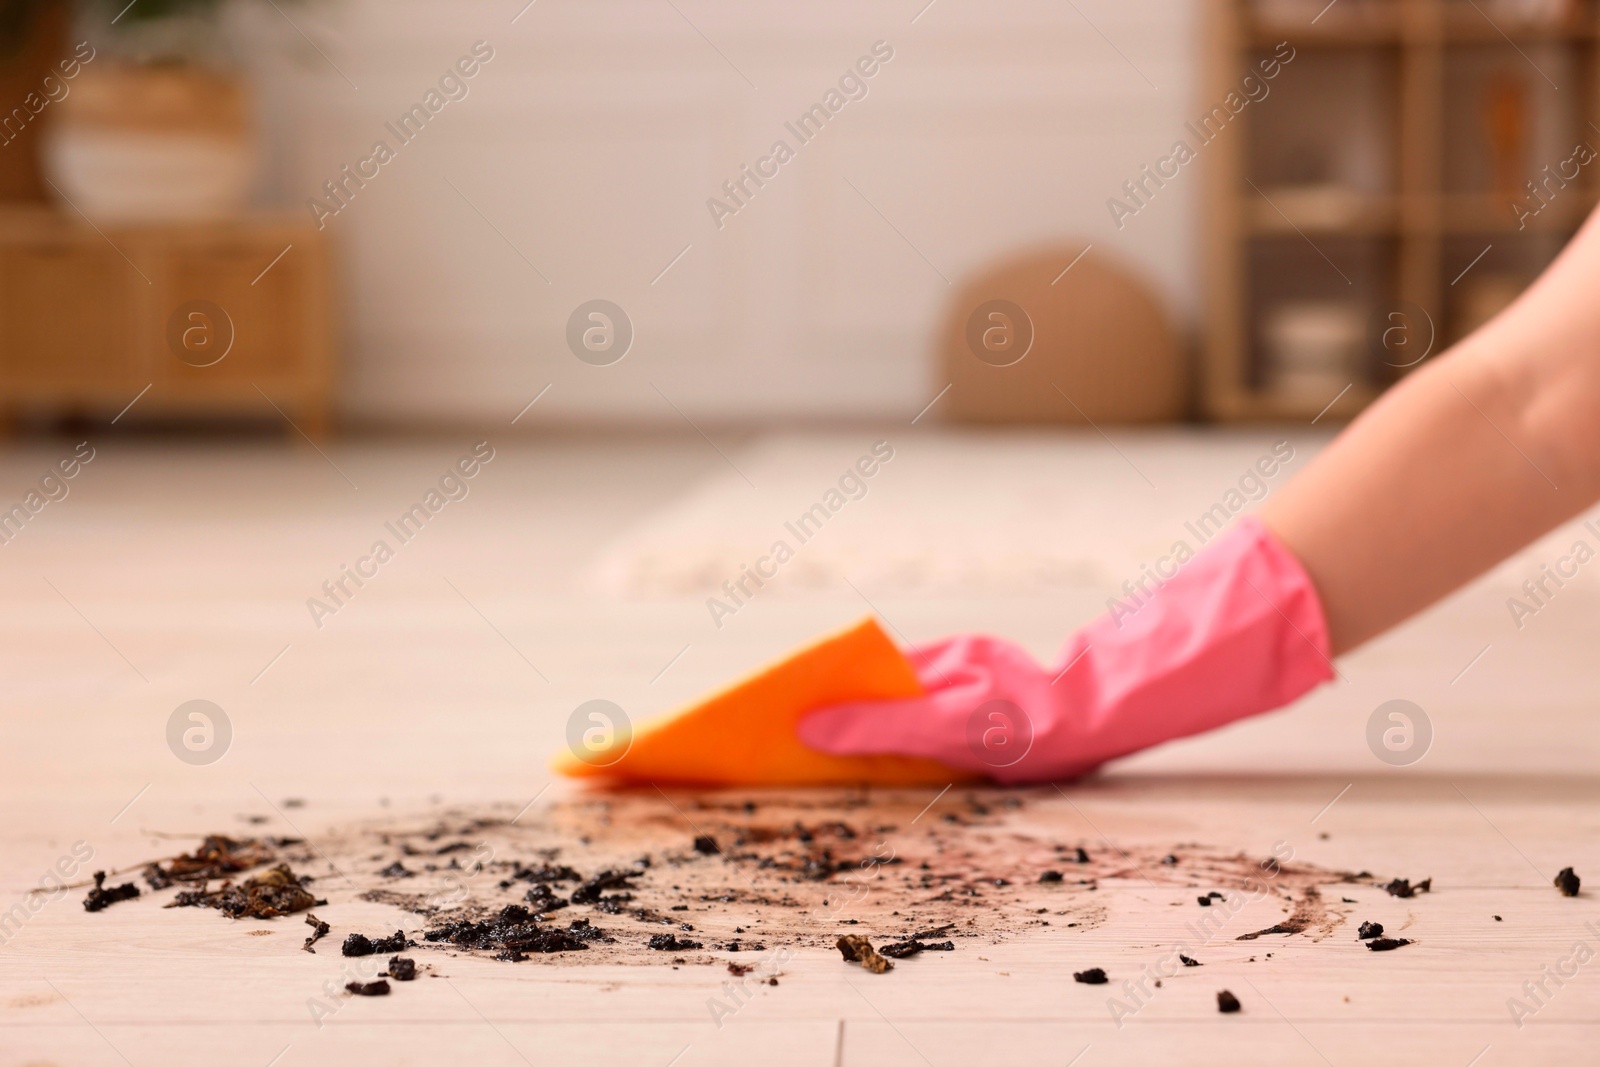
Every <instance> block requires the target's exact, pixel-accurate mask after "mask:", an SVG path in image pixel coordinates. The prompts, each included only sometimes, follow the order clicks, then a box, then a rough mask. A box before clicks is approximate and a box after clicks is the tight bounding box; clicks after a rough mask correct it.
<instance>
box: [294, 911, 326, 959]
mask: <svg viewBox="0 0 1600 1067" xmlns="http://www.w3.org/2000/svg"><path fill="white" fill-rule="evenodd" d="M306 925H307V926H309V927H311V936H310V937H308V938H306V943H305V944H304V945H302V946H301V947H302V948H304V949H305V950H306V951H307V952H310V953H312V954H315V953H316V951H317V950H316V949H314V948H312V947H311V946H313V945H315V944H316V943H317V942H318V941H320V940H322V939H323V938H324V937H327V936H328V931H329V930H330V929H332V927H330V926H329V925H328V924H327V923H325V922H323V921H322V920H321V919H319V918H317V917H316V916H315V915H312V914H311V913H310V912H307V913H306Z"/></svg>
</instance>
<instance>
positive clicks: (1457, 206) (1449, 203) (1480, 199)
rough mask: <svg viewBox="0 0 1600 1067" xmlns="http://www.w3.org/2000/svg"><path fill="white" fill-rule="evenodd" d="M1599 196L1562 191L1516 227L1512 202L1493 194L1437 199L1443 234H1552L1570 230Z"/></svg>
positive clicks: (1585, 190)
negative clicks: (1523, 223) (1524, 223)
mask: <svg viewBox="0 0 1600 1067" xmlns="http://www.w3.org/2000/svg"><path fill="white" fill-rule="evenodd" d="M1597 199H1600V197H1597V195H1596V193H1595V192H1594V191H1593V190H1591V189H1564V190H1562V191H1561V193H1560V194H1559V195H1558V196H1557V197H1556V198H1555V199H1553V200H1551V201H1550V202H1549V203H1548V204H1546V205H1545V207H1544V208H1543V210H1541V211H1540V212H1539V213H1538V214H1537V215H1533V216H1531V217H1529V218H1528V219H1526V220H1525V222H1526V225H1525V226H1524V225H1519V221H1518V216H1517V213H1516V211H1515V210H1513V208H1512V201H1511V200H1510V199H1509V198H1507V197H1505V196H1497V195H1495V194H1493V193H1451V194H1446V195H1444V196H1442V197H1440V198H1439V205H1440V209H1439V218H1440V227H1441V229H1442V231H1443V232H1445V233H1521V232H1529V233H1555V232H1565V231H1567V230H1573V229H1576V228H1577V227H1578V225H1579V224H1580V223H1582V222H1583V220H1584V219H1585V218H1587V217H1588V216H1589V212H1590V211H1592V210H1593V209H1594V206H1595V202H1596V200H1597Z"/></svg>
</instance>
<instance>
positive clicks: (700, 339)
mask: <svg viewBox="0 0 1600 1067" xmlns="http://www.w3.org/2000/svg"><path fill="white" fill-rule="evenodd" d="M524 2H525V0H493V2H489V0H450V2H446V0H382V2H380V0H342V2H339V0H335V2H334V3H332V4H323V5H320V6H319V5H317V4H312V5H311V6H310V7H307V8H302V7H299V6H290V5H284V10H285V11H287V12H288V13H289V17H291V18H292V19H294V21H295V23H296V24H297V25H298V26H299V27H300V28H301V29H303V30H304V31H305V34H306V35H307V36H308V37H310V38H311V40H312V41H313V42H315V46H316V47H317V48H320V49H321V50H322V52H324V53H326V59H324V58H323V56H321V55H319V54H318V52H317V51H315V50H314V49H313V48H311V47H308V46H306V44H305V43H304V42H303V41H301V40H300V38H299V36H298V35H296V34H294V33H292V32H289V31H288V30H287V28H286V27H285V26H284V25H283V22H282V18H281V16H279V15H278V14H277V13H276V12H274V11H272V10H271V9H270V8H268V9H264V10H263V11H262V12H261V13H259V14H258V15H257V16H256V17H257V19H258V20H259V19H264V20H265V21H264V22H262V23H261V26H262V27H263V28H262V29H259V30H258V31H257V34H258V37H257V39H258V40H260V41H262V42H263V43H262V46H261V53H260V55H259V56H258V57H257V58H258V63H259V66H260V68H261V71H262V80H263V85H262V94H263V114H264V116H265V122H266V125H267V136H268V144H269V148H270V152H269V159H270V162H269V173H268V174H267V176H266V182H265V184H266V190H267V193H266V195H267V197H268V198H269V199H270V200H272V201H274V202H279V203H288V204H294V205H300V210H306V209H305V208H304V206H303V205H304V202H305V201H306V199H307V198H308V197H310V196H312V195H314V194H316V193H317V192H318V189H319V187H320V185H321V183H322V182H323V181H324V180H325V179H328V178H330V177H333V176H334V175H335V172H336V171H337V170H338V168H339V167H340V166H341V165H343V164H345V163H353V162H354V161H355V160H357V159H358V158H361V157H363V156H365V155H367V154H368V152H369V150H370V147H371V143H372V141H373V140H374V139H376V138H378V137H380V136H387V135H386V134H385V131H384V128H383V127H384V123H385V122H386V121H389V120H391V119H394V118H396V117H397V116H398V115H399V114H400V113H402V112H403V111H405V110H406V109H407V108H409V106H410V105H411V104H413V103H415V102H417V101H419V100H420V99H421V98H422V96H423V94H424V93H425V92H426V90H427V89H429V88H430V87H431V86H433V85H434V84H435V83H436V81H437V79H438V77H439V75H440V74H441V73H443V72H444V71H445V70H446V68H447V67H448V66H449V65H450V64H451V63H453V62H454V61H455V60H456V59H457V58H458V57H460V56H462V55H464V54H465V53H467V52H468V50H469V48H470V46H471V45H472V43H473V42H474V41H477V40H479V39H483V40H486V41H488V42H489V43H490V44H491V45H492V46H493V48H494V49H495V58H494V59H493V60H492V61H491V62H490V63H489V64H488V65H487V66H486V67H485V68H484V69H483V71H482V72H481V73H480V74H479V75H478V76H477V77H476V78H475V79H473V80H472V82H471V83H470V86H471V95H470V96H468V97H467V98H466V99H464V100H461V101H458V102H455V103H452V104H450V105H449V106H447V107H446V108H445V109H444V110H443V112H441V113H440V114H439V115H438V116H437V117H436V118H435V119H434V120H433V121H432V122H431V123H430V125H429V127H428V128H427V129H426V130H425V131H424V133H423V134H422V135H421V136H420V137H419V138H418V139H417V140H416V141H415V142H414V143H413V144H410V145H408V146H406V147H405V148H403V149H402V150H401V151H400V152H399V153H398V158H397V159H396V160H395V161H394V162H393V163H391V164H389V165H388V166H387V167H385V168H383V170H382V171H381V173H380V174H379V176H378V177H377V178H376V179H374V180H373V181H372V182H370V183H369V184H368V186H367V187H366V188H365V189H363V190H361V191H360V192H359V193H358V194H357V196H356V197H355V198H353V199H352V201H351V203H350V205H349V206H348V208H347V209H345V210H344V211H342V212H341V213H340V214H339V215H338V216H336V217H334V218H331V219H329V220H328V222H327V225H328V228H329V230H330V231H331V232H332V233H333V234H334V235H335V237H336V238H337V239H338V241H339V242H340V245H341V249H342V254H343V257H344V260H345V266H346V270H345V279H346V285H347V288H348V292H347V294H346V295H347V306H348V313H347V321H346V331H347V337H348V342H349V344H348V350H347V363H346V366H347V370H346V380H345V383H344V387H343V388H344V396H345V400H346V407H347V410H348V411H349V412H350V413H351V414H353V415H355V416H363V417H376V418H385V419H396V418H398V419H416V420H429V419H459V418H464V417H465V418H474V419H476V418H485V417H496V416H499V415H501V414H505V415H506V417H508V418H509V416H510V414H514V413H515V412H516V411H517V410H518V409H519V408H521V407H522V405H523V404H525V403H526V402H527V400H528V399H530V398H531V397H533V396H534V395H535V394H536V393H537V392H538V391H539V390H540V389H542V388H543V387H544V386H545V385H546V384H547V383H552V382H553V383H554V387H553V388H552V389H551V390H550V392H549V394H548V395H547V396H546V397H545V399H544V400H543V401H541V403H540V407H539V408H538V409H537V410H538V412H539V416H540V417H541V418H545V419H550V418H559V417H565V418H569V419H579V418H589V417H595V418H603V419H608V420H616V419H639V420H648V421H668V422H670V421H676V420H678V418H679V417H678V415H677V414H676V413H674V412H673V411H672V409H671V407H670V406H669V405H668V404H667V403H666V402H665V401H664V400H663V399H662V395H661V393H658V392H657V391H656V387H659V389H660V390H661V392H662V393H664V394H665V395H666V396H668V397H670V398H671V399H672V400H673V401H674V402H676V403H677V404H678V405H679V406H681V407H682V408H683V409H684V411H686V412H687V413H689V414H690V415H691V416H693V417H694V418H696V419H697V420H698V419H702V418H703V419H707V420H713V421H719V422H750V421H757V420H761V419H764V418H769V417H775V416H784V415H795V416H801V417H846V416H859V415H863V414H871V415H880V414H881V415H900V414H906V415H907V417H909V415H910V414H914V413H915V412H916V411H917V410H918V409H919V408H921V407H922V406H923V404H925V403H926V402H927V401H928V399H930V398H931V396H932V394H933V393H934V392H935V391H937V388H938V383H935V381H934V377H935V371H934V370H933V368H932V366H931V355H930V353H931V350H932V343H933V332H934V330H935V329H936V326H937V323H938V321H939V318H940V314H941V312H942V309H943V307H944V304H945V301H946V300H947V299H948V298H949V296H950V293H951V286H950V285H949V284H948V283H947V281H946V280H945V279H949V280H950V281H952V282H956V283H959V282H960V280H961V279H962V278H963V276H965V275H967V274H968V273H969V272H971V271H973V270H974V269H976V268H978V267H980V266H981V265H983V264H984V263H986V262H988V261H990V260H992V259H994V258H995V257H997V256H999V255H1002V254H1003V253H1005V252H1006V251H1007V250H1010V249H1013V248H1017V247H1021V246H1028V245H1033V244H1037V243H1040V242H1048V241H1053V240H1062V239H1068V238H1073V237H1081V238H1087V239H1088V240H1091V241H1093V242H1094V244H1095V251H1094V252H1092V253H1091V255H1094V254H1104V255H1108V256H1115V257H1117V258H1119V259H1121V260H1123V261H1125V262H1131V263H1133V264H1135V265H1137V267H1138V268H1139V269H1140V270H1142V271H1143V272H1144V273H1145V274H1146V275H1147V276H1148V277H1149V278H1151V279H1152V280H1153V281H1154V282H1155V283H1156V284H1157V285H1158V286H1159V288H1160V289H1161V291H1162V292H1163V293H1164V295H1165V296H1166V297H1167V298H1168V299H1169V300H1170V301H1171V302H1172V304H1173V307H1174V311H1175V312H1177V313H1178V314H1180V315H1183V316H1188V315H1191V314H1192V313H1193V311H1194V306H1195V303H1196V291H1197V284H1196V279H1195V278H1194V271H1193V265H1194V262H1195V259H1196V256H1195V247H1194V245H1195V230H1196V226H1195V225H1194V222H1195V219H1194V218H1193V217H1192V213H1193V210H1194V209H1193V206H1192V205H1194V204H1195V203H1197V200H1196V194H1197V189H1196V188H1195V185H1196V182H1197V177H1198V176H1197V175H1196V174H1193V173H1189V172H1185V173H1184V174H1183V175H1182V177H1181V178H1180V179H1179V180H1178V181H1176V182H1174V183H1173V184H1172V185H1171V186H1169V187H1168V188H1167V189H1166V190H1163V192H1162V193H1161V197H1160V199H1159V200H1158V201H1157V202H1156V203H1154V204H1152V205H1151V207H1150V208H1149V209H1148V210H1145V211H1143V212H1141V213H1140V215H1139V216H1138V217H1137V218H1135V219H1132V220H1130V221H1129V222H1128V224H1127V226H1126V228H1125V229H1123V230H1122V231H1120V232H1118V231H1116V230H1115V228H1114V227H1113V226H1112V225H1111V222H1110V218H1109V214H1108V212H1107V210H1106V203H1105V202H1106V199H1107V198H1108V197H1109V196H1111V195H1113V194H1115V193H1116V192H1117V191H1118V189H1119V186H1120V185H1121V183H1122V181H1123V180H1124V179H1126V178H1129V177H1132V176H1134V175H1135V174H1136V172H1137V170H1138V168H1139V166H1140V165H1141V164H1144V163H1147V162H1151V161H1153V160H1154V159H1155V158H1156V157H1157V156H1159V155H1162V154H1164V153H1165V151H1166V150H1167V148H1168V147H1169V146H1170V145H1171V144H1172V141H1173V140H1174V138H1175V137H1177V136H1178V134H1179V133H1180V127H1181V125H1182V123H1183V121H1184V120H1185V119H1186V118H1188V117H1190V116H1191V114H1192V113H1193V112H1194V111H1195V110H1196V103H1195V101H1194V99H1193V92H1192V89H1193V84H1194V83H1195V82H1196V81H1197V72H1196V63H1197V56H1198V48H1197V45H1196V37H1197V29H1198V27H1197V15H1196V13H1195V11H1194V7H1195V6H1196V5H1193V4H1190V3H1182V2H1180V0H1146V2H1144V3H1126V2H1119V0H1075V6H1074V4H1071V3H1067V2H1066V0H1008V2H994V0H935V2H934V3H933V4H932V6H931V7H929V8H927V9H926V10H925V11H923V12H922V14H921V15H920V16H919V17H917V19H916V21H915V22H914V23H913V21H912V19H913V17H914V16H918V11H919V9H921V8H922V6H923V4H924V3H925V0H893V2H889V0H814V2H808V3H803V4H794V5H780V4H778V3H776V2H773V0H671V2H669V0H538V2H537V3H535V4H534V5H533V6H532V7H530V8H528V9H527V10H526V11H525V12H524V13H523V14H522V15H521V17H520V18H519V19H518V21H517V22H516V23H515V24H512V21H511V20H512V18H513V16H515V15H516V14H517V12H518V10H519V8H521V7H522V5H523V3H524ZM674 4H675V5H676V9H675V8H674ZM680 12H681V14H680ZM1080 12H1081V14H1080ZM691 21H692V23H693V25H691V24H690V22H691ZM1091 22H1092V25H1091ZM697 28H698V32H697ZM701 33H703V34H704V38H702V36H701ZM1102 34H1103V35H1104V36H1102ZM284 36H287V37H289V38H290V39H291V40H292V41H293V42H295V47H294V49H293V50H292V51H293V52H294V54H293V56H292V57H286V56H285V55H283V54H282V49H279V48H276V47H269V46H268V45H267V43H266V42H267V41H268V39H269V38H282V37H284ZM1108 38H1109V42H1108V40H1107V39H1108ZM707 39H709V42H708V40H707ZM878 40H885V41H887V42H889V43H890V44H891V45H892V47H893V48H894V51H895V55H894V58H893V60H892V61H890V62H889V63H887V64H886V65H885V66H884V67H883V69H882V70H881V71H880V72H879V73H878V74H877V75H876V76H875V77H874V78H872V79H871V80H870V81H869V82H868V85H869V95H868V96H867V97H866V98H865V99H862V100H859V101H855V102H853V103H850V104H849V105H848V106H846V107H845V108H844V110H843V111H842V112H841V113H840V114H839V115H838V116H836V117H835V118H834V119H833V121H832V122H831V123H830V125H829V127H828V128H827V129H826V130H825V131H824V132H823V133H822V135H821V136H820V137H819V138H818V139H817V140H816V141H813V142H812V143H810V144H807V145H804V146H800V147H798V150H797V157H796V159H795V160H794V161H793V162H792V163H790V164H789V165H787V166H785V167H784V168H783V169H782V170H781V172H780V173H779V174H778V176H777V177H776V178H775V179H773V180H772V181H771V182H770V183H769V184H768V185H767V186H766V187H765V188H764V189H762V190H760V191H759V192H758V194H757V195H756V196H755V197H754V198H752V200H751V202H750V203H749V204H748V206H747V207H745V208H744V209H743V210H741V211H740V212H739V213H738V215H737V216H735V217H733V218H730V219H727V220H725V226H724V228H722V229H721V230H719V229H718V228H717V227H716V225H715V224H714V223H713V221H712V218H711V215H710V213H709V211H708V210H707V207H706V201H707V198H708V197H710V196H712V195H714V194H716V193H717V192H718V190H719V187H720V186H721V183H722V182H723V181H724V180H726V179H729V178H732V177H735V176H737V173H738V169H739V167H740V165H741V164H743V163H753V162H754V161H755V160H756V159H757V158H758V157H760V156H762V155H765V154H766V152H767V151H768V149H769V148H770V146H771V144H772V142H773V141H774V140H775V139H777V138H779V137H783V138H784V139H786V140H788V141H789V142H790V143H791V145H795V144H796V143H797V142H796V140H795V138H794V137H793V136H792V135H790V134H788V133H787V131H785V129H784V126H783V124H784V122H785V121H786V120H791V119H793V118H795V117H796V116H798V115H799V114H800V113H801V112H803V111H805V110H806V109H807V108H809V107H810V105H812V104H813V103H816V102H818V101H820V100H821V99H822V97H823V95H824V93H825V92H826V91H827V90H828V89H829V88H831V87H832V86H833V85H834V83H835V82H836V81H837V79H838V78H839V76H840V75H841V74H842V73H844V72H845V71H846V70H847V68H848V67H849V66H850V65H851V64H852V63H854V62H855V61H856V59H857V58H858V57H860V56H862V55H865V54H866V53H868V52H869V51H870V49H871V47H872V45H873V43H874V42H875V41H878ZM718 50H720V52H721V53H722V54H723V55H725V56H726V59H724V58H723V55H719V54H718ZM1119 50H1120V53H1121V54H1119ZM335 65H336V66H337V67H338V68H339V70H342V71H343V75H341V74H340V73H338V72H336V71H335V70H334V66H335ZM734 67H737V68H738V69H737V71H736V70H735V69H734ZM1135 68H1137V69H1135ZM740 72H742V74H741V73H740ZM346 76H347V77H348V79H349V81H348V82H347V80H346ZM746 77H747V78H748V79H749V81H750V82H753V83H754V86H755V87H754V88H752V86H751V85H750V84H748V83H747V82H746V80H745V79H746ZM1146 79H1148V82H1147V80H1146ZM350 82H353V83H354V84H355V86H356V88H352V86H351V84H350ZM1149 83H1153V84H1154V87H1152V85H1151V84H1149ZM847 179H848V181H847ZM448 183H454V185H455V186H456V187H457V188H458V189H459V190H460V192H461V194H465V197H466V199H467V200H470V202H471V203H470V205H469V204H468V203H467V202H465V201H464V200H463V197H462V196H461V195H458V193H457V192H455V191H453V190H452V189H451V186H450V184H448ZM849 183H854V185H855V186H856V187H857V188H858V189H859V190H860V194H865V198H866V200H870V202H871V203H870V205H869V204H868V203H867V202H866V201H865V200H864V199H863V196H862V195H860V194H858V193H857V192H856V191H855V190H853V189H852V188H851V185H850V184H849ZM874 206H875V208H876V210H874ZM474 208H476V210H475V209H474ZM479 211H481V212H482V215H483V216H486V217H487V219H488V220H489V222H486V221H485V219H484V218H483V217H480V216H479V214H478V212H479ZM880 211H881V212H882V215H883V216H886V217H887V219H888V220H889V222H892V224H893V227H894V228H891V226H890V224H889V223H888V222H886V221H885V219H884V218H883V217H880V215H879V214H878V212H880ZM308 214H309V213H308ZM491 223H492V227H491ZM895 229H898V230H899V231H900V232H901V233H902V234H904V239H903V238H902V237H901V236H900V235H897V233H896V232H895ZM496 230H498V231H499V232H498V233H497V232H496ZM908 241H909V244H908ZM512 245H514V246H515V249H513V247H511V246H512ZM686 245H688V246H691V247H690V249H689V252H688V253H687V254H686V255H685V256H684V257H683V258H682V260H681V261H679V262H678V263H677V265H676V266H674V267H673V268H672V270H671V271H669V272H668V273H667V274H666V275H665V276H664V277H662V278H661V279H660V280H659V281H658V282H656V283H655V284H653V285H652V279H654V278H656V276H657V275H658V274H659V272H660V271H662V269H663V268H665V267H666V266H667V264H668V263H669V262H671V261H672V259H673V257H674V256H676V255H677V254H678V253H679V252H680V251H681V250H682V249H683V248H684V247H685V246H686ZM912 245H914V246H915V248H913V247H911V246H912ZM919 250H920V251H919ZM519 253H520V254H519ZM523 256H526V258H527V260H530V261H531V262H532V263H533V264H534V266H535V267H537V269H538V270H539V271H542V272H543V273H544V274H545V275H546V276H548V278H549V282H548V283H547V282H546V281H544V280H542V279H541V278H540V277H539V275H538V274H537V273H535V270H534V269H533V268H530V266H529V265H528V263H527V262H525V261H524V259H523V258H522V257H523ZM924 256H926V259H927V260H928V261H931V264H932V265H930V263H929V262H927V261H925V260H924V258H923V257H924ZM1063 266H1065V263H1063ZM941 274H942V275H943V277H941ZM594 297H604V298H607V299H610V300H613V301H615V302H617V303H618V304H620V305H621V306H623V307H624V308H625V309H626V310H627V311H628V312H629V314H630V315H631V317H632V319H633V321H634V323H635V327H636V330H637V340H636V342H635V344H634V348H633V351H632V352H631V353H630V354H629V355H628V357H627V358H626V359H625V360H623V361H622V362H621V363H619V364H617V365H615V366H612V367H608V368H595V367H590V366H587V365H585V364H582V363H580V362H579V361H578V360H577V359H575V358H574V357H573V356H572V355H571V354H570V352H568V350H567V348H566V345H565V341H564V331H565V323H566V320H567V317H568V315H569V313H570V312H571V311H572V310H573V308H575V307H576V306H577V305H578V304H579V303H581V302H583V301H585V300H588V299H590V298H594ZM652 383H654V385H652Z"/></svg>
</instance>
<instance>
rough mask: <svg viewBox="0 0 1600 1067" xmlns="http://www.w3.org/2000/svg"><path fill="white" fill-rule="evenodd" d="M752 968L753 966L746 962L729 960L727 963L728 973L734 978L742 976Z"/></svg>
mask: <svg viewBox="0 0 1600 1067" xmlns="http://www.w3.org/2000/svg"><path fill="white" fill-rule="evenodd" d="M753 970H755V968H754V967H752V966H750V965H749V964H748V963H733V962H731V961H730V962H729V964H728V973H729V974H731V975H733V976H734V977H735V978H743V977H744V976H745V975H747V974H749V973H750V972H751V971H753Z"/></svg>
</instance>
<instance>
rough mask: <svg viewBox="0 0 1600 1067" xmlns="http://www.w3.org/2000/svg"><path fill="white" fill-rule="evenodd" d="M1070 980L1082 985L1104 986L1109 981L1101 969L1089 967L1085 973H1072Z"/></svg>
mask: <svg viewBox="0 0 1600 1067" xmlns="http://www.w3.org/2000/svg"><path fill="white" fill-rule="evenodd" d="M1072 980H1073V981H1074V982H1082V983H1083V984H1084V985H1105V984H1106V983H1107V982H1109V981H1110V979H1109V978H1107V977H1106V972H1105V969H1104V968H1102V967H1090V968H1089V969H1088V970H1087V971H1073V972H1072Z"/></svg>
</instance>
